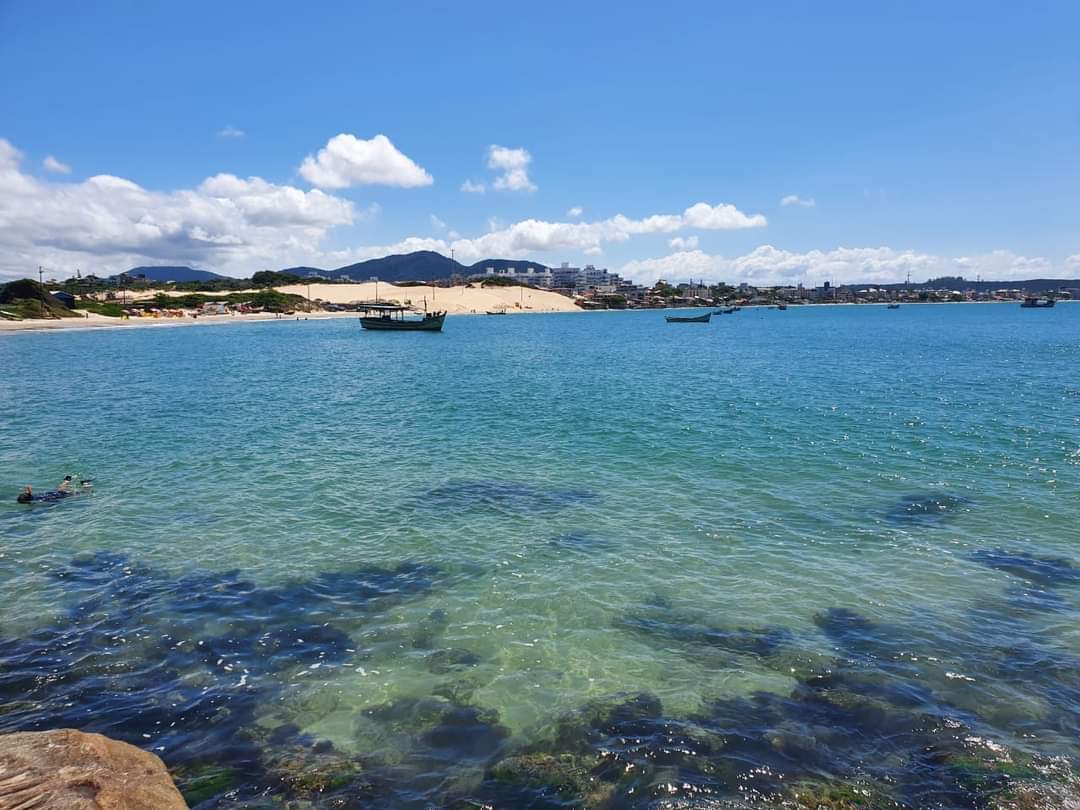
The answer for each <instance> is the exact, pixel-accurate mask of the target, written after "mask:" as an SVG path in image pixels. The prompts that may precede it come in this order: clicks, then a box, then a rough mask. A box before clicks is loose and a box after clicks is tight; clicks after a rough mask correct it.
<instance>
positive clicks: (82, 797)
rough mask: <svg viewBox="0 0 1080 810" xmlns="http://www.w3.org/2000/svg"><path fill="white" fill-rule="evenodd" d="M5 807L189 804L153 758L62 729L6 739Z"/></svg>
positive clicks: (109, 809)
mask: <svg viewBox="0 0 1080 810" xmlns="http://www.w3.org/2000/svg"><path fill="white" fill-rule="evenodd" d="M0 807H3V808H11V810H15V809H16V808H19V810H22V809H23V808H25V809H26V810H30V809H31V808H33V810H187V803H186V802H185V801H184V798H183V796H181V795H180V791H178V790H177V789H176V786H175V785H174V784H173V781H172V778H171V777H170V776H169V772H168V771H166V770H165V765H164V763H163V762H162V761H161V760H160V759H158V757H156V756H154V755H153V754H151V753H148V752H146V751H140V750H139V749H138V748H135V747H134V746H132V745H128V744H127V743H123V742H118V741H116V740H110V739H109V738H108V737H103V736H102V735H100V734H84V733H82V732H81V731H74V730H71V729H60V730H57V731H42V732H20V733H16V734H7V735H4V736H0Z"/></svg>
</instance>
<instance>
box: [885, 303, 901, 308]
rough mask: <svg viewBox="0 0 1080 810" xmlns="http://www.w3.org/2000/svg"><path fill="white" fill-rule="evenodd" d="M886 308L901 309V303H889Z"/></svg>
mask: <svg viewBox="0 0 1080 810" xmlns="http://www.w3.org/2000/svg"><path fill="white" fill-rule="evenodd" d="M885 308H886V309H900V305H899V304H889V305H888V306H887V307H885Z"/></svg>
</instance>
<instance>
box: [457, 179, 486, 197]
mask: <svg viewBox="0 0 1080 810" xmlns="http://www.w3.org/2000/svg"><path fill="white" fill-rule="evenodd" d="M461 190H462V191H464V192H465V193H466V194H483V193H484V192H485V191H487V186H485V185H484V184H483V183H474V182H473V181H472V180H466V181H465V182H464V183H462V184H461Z"/></svg>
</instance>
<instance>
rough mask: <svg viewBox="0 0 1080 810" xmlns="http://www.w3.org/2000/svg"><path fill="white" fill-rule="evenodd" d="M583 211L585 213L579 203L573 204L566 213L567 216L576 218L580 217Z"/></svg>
mask: <svg viewBox="0 0 1080 810" xmlns="http://www.w3.org/2000/svg"><path fill="white" fill-rule="evenodd" d="M584 213H585V209H584V208H582V207H581V206H579V205H575V206H574V207H573V208H571V209H570V210H569V211H567V212H566V215H567V216H568V217H570V219H577V218H578V217H580V216H581V215H582V214H584Z"/></svg>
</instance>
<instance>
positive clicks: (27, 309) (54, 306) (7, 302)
mask: <svg viewBox="0 0 1080 810" xmlns="http://www.w3.org/2000/svg"><path fill="white" fill-rule="evenodd" d="M0 312H2V313H3V317H5V318H9V319H10V318H15V319H23V318H28V319H53V320H55V319H57V318H78V317H79V315H78V314H77V313H75V312H72V311H71V310H70V309H68V308H67V307H66V306H64V305H63V304H61V303H60V302H59V301H57V300H56V299H55V298H53V297H52V295H50V294H49V291H48V290H47V289H45V287H43V286H42V285H41V284H39V283H38V282H36V281H33V280H31V279H28V278H24V279H20V280H19V281H12V282H9V283H7V284H5V285H4V286H3V287H0Z"/></svg>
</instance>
